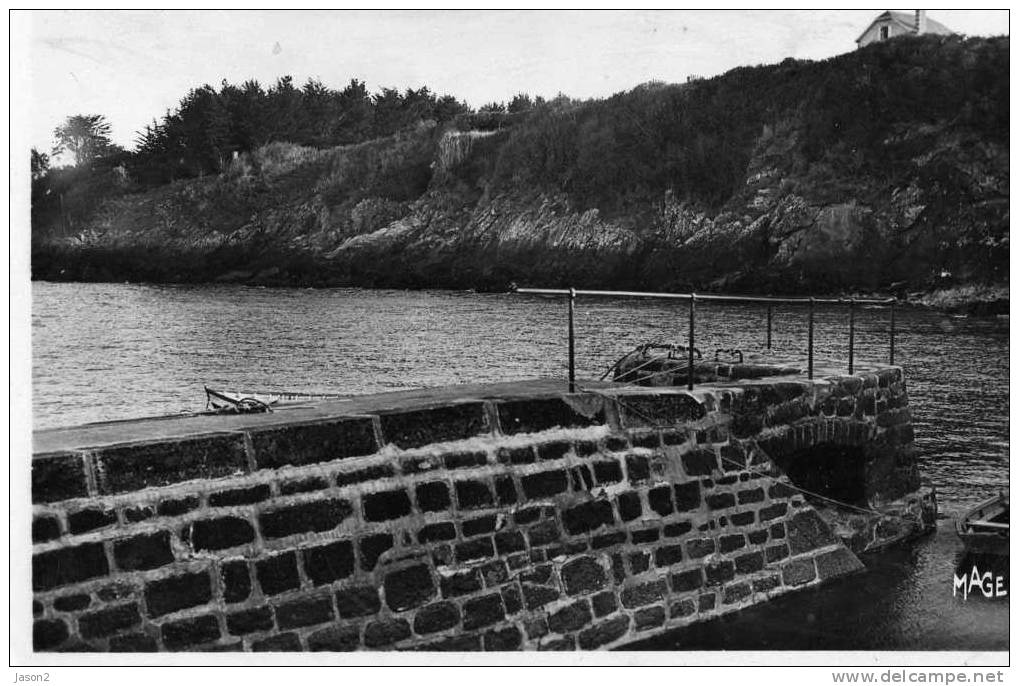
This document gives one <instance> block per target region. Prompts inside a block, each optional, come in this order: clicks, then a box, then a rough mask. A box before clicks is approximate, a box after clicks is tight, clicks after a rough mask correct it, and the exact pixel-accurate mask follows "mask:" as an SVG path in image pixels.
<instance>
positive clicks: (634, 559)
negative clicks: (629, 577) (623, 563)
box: [629, 551, 651, 574]
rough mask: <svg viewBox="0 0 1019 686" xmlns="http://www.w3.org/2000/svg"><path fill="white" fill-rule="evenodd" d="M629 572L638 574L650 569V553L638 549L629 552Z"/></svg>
mask: <svg viewBox="0 0 1019 686" xmlns="http://www.w3.org/2000/svg"><path fill="white" fill-rule="evenodd" d="M629 557H630V573H631V574H640V573H642V572H646V571H647V570H649V569H651V553H648V552H645V551H639V552H636V553H630V555H629Z"/></svg>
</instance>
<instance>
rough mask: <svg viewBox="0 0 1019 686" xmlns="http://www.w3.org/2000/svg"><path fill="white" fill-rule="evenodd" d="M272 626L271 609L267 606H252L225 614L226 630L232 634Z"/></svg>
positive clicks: (264, 629)
mask: <svg viewBox="0 0 1019 686" xmlns="http://www.w3.org/2000/svg"><path fill="white" fill-rule="evenodd" d="M272 627H273V623H272V610H270V609H269V608H268V607H253V608H251V609H249V610H241V611H239V612H232V613H230V614H228V615H227V616H226V630H227V631H228V632H229V633H231V634H233V635H234V636H244V635H246V634H251V633H254V632H256V631H268V630H269V629H272Z"/></svg>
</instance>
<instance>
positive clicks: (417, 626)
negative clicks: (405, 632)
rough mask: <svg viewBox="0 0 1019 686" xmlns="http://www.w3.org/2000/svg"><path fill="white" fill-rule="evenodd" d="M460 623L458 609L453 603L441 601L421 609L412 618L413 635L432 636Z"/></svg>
mask: <svg viewBox="0 0 1019 686" xmlns="http://www.w3.org/2000/svg"><path fill="white" fill-rule="evenodd" d="M459 623H460V609H459V608H458V607H457V606H456V604H455V603H451V602H447V601H442V602H438V603H432V604H431V605H426V606H425V607H423V608H421V609H420V610H419V611H418V613H417V615H415V617H414V633H417V634H421V635H424V634H434V633H436V632H438V631H445V630H446V629H451V628H453V627H454V626H456V625H457V624H459Z"/></svg>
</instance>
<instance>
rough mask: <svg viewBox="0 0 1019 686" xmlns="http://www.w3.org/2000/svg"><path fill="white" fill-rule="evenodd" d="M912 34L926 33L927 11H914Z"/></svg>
mask: <svg viewBox="0 0 1019 686" xmlns="http://www.w3.org/2000/svg"><path fill="white" fill-rule="evenodd" d="M913 16H914V19H913V33H915V34H917V35H920V34H922V33H927V10H914V15H913Z"/></svg>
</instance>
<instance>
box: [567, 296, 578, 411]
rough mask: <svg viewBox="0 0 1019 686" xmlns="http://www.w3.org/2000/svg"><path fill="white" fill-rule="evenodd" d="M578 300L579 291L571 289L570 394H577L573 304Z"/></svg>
mask: <svg viewBox="0 0 1019 686" xmlns="http://www.w3.org/2000/svg"><path fill="white" fill-rule="evenodd" d="M576 299H577V291H576V289H574V288H570V300H569V303H570V393H576V392H577V377H576V368H575V361H576V358H575V353H574V336H573V303H574V301H575V300H576Z"/></svg>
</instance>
